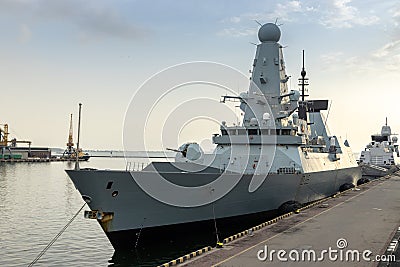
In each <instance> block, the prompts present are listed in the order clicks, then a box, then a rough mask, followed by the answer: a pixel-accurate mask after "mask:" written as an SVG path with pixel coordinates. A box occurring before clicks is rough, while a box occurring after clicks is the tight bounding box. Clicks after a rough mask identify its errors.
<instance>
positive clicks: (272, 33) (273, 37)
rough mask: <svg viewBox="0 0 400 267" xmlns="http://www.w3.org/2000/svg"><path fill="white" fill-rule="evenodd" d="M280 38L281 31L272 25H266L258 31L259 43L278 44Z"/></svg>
mask: <svg viewBox="0 0 400 267" xmlns="http://www.w3.org/2000/svg"><path fill="white" fill-rule="evenodd" d="M280 38H281V30H279V27H278V26H276V24H274V23H267V24H264V25H262V26H261V28H260V29H259V30H258V39H260V42H278V41H279V39H280Z"/></svg>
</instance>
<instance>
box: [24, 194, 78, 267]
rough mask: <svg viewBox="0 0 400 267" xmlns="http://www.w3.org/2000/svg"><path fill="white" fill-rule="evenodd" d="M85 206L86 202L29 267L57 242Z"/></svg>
mask: <svg viewBox="0 0 400 267" xmlns="http://www.w3.org/2000/svg"><path fill="white" fill-rule="evenodd" d="M85 205H86V202H85V204H83V205H82V207H81V208H80V209H79V210H78V212H77V213H75V215H74V216H73V217H72V218H71V220H69V222H68V223H67V224H66V225H65V226H64V228H63V229H61V231H60V232H59V233H58V234H57V235H56V236H55V237H54V238H53V239H52V240H51V241H50V242H49V244H47V246H46V247H45V248H44V249H43V250H42V251H41V252H40V253H39V255H37V257H36V258H35V259H34V260H33V261H32V262H31V263H30V264H29V265H28V266H29V267H31V266H33V265H34V264H35V263H36V262H37V261H38V260H39V259H40V258H41V257H42V256H43V255H44V253H46V251H47V250H48V249H49V248H50V247H51V246H52V245H53V244H54V242H56V241H57V239H58V238H59V237H60V236H61V235H62V233H64V232H65V230H67V228H68V226H69V225H70V224H71V223H72V222H73V221H74V220H75V218H76V216H78V214H79V213H80V212H81V211H82V209H83V208H84V207H85Z"/></svg>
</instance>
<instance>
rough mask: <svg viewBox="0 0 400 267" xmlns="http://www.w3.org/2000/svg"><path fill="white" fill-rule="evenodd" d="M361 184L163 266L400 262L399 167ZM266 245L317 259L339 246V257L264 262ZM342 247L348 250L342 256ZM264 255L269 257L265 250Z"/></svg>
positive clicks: (392, 264) (359, 264) (397, 264)
mask: <svg viewBox="0 0 400 267" xmlns="http://www.w3.org/2000/svg"><path fill="white" fill-rule="evenodd" d="M358 188H359V190H358V189H357V190H348V191H346V192H343V193H341V194H338V195H336V196H335V197H332V198H328V199H326V200H324V201H323V202H319V203H317V204H315V205H313V206H312V207H310V208H306V209H304V210H301V211H300V213H298V214H289V215H290V216H282V218H280V219H279V220H275V221H274V220H273V221H272V222H268V223H266V224H264V225H261V227H260V228H261V229H259V230H256V231H254V232H253V233H252V234H251V235H249V234H248V233H247V231H246V232H243V233H241V234H239V235H236V236H233V238H230V239H225V240H224V241H225V242H226V244H224V246H223V247H222V248H213V249H211V250H209V251H207V252H205V253H201V255H200V256H196V257H186V258H185V257H183V258H180V259H178V260H175V261H171V262H169V263H166V264H164V265H163V266H172V265H177V264H178V265H179V266H226V267H228V266H264V265H269V266H310V265H311V266H378V265H379V266H400V255H399V251H400V249H398V247H399V245H398V243H397V244H395V243H393V241H395V240H399V239H400V227H399V226H400V212H399V210H400V194H399V192H400V172H397V173H395V174H392V175H390V176H385V177H382V178H380V179H376V180H373V181H371V182H370V183H367V184H364V185H361V186H359V187H358ZM340 239H342V241H343V239H344V240H345V241H344V242H345V243H347V246H346V247H345V248H340V249H339V247H338V244H337V242H339V240H340ZM230 240H232V241H230ZM344 242H342V243H341V244H344ZM391 243H392V244H391ZM265 246H267V247H268V254H269V253H270V252H271V250H276V251H278V250H280V249H282V250H285V251H286V254H285V255H284V256H283V257H284V258H287V259H288V258H289V256H288V255H289V253H292V254H291V255H292V256H293V257H294V258H296V253H293V252H292V250H297V251H298V252H299V254H300V255H301V253H302V251H304V250H313V251H315V252H316V255H317V257H316V258H317V259H318V257H320V252H321V251H322V250H328V249H329V248H331V249H332V250H337V251H338V252H337V255H338V259H336V260H333V258H334V257H333V258H332V260H331V259H330V258H329V257H328V254H327V253H326V254H325V256H324V258H323V260H322V261H317V262H310V261H308V260H305V261H301V256H300V260H299V261H297V262H294V261H293V260H291V259H288V261H286V262H283V261H279V259H278V258H277V253H275V254H273V255H272V256H273V260H272V261H271V259H270V257H268V258H267V259H266V260H265V261H261V260H259V259H258V257H257V254H258V253H259V252H260V250H264V251H265ZM349 250H357V251H359V252H360V253H361V252H364V251H365V250H370V251H371V252H372V254H370V255H366V258H369V259H370V260H371V261H366V260H365V259H363V258H362V254H360V260H359V261H352V259H356V258H352V256H351V255H350V253H349V256H348V260H346V256H345V255H346V253H347V252H348V251H349ZM340 251H342V252H343V253H342V252H340ZM339 252H340V253H342V255H343V256H342V260H340V254H339ZM259 255H260V256H261V257H264V256H265V254H264V253H261V254H259ZM377 255H378V256H380V255H386V257H388V255H395V256H397V257H396V260H395V262H392V263H390V264H389V263H387V262H385V263H382V262H381V263H379V262H377V261H376V258H375V257H376V256H377ZM391 257H392V256H391ZM189 258H190V259H189ZM306 258H307V256H306ZM187 259H188V260H187ZM392 260H393V258H392ZM182 261H183V263H180V264H179V262H182Z"/></svg>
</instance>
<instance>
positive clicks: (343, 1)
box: [222, 0, 400, 36]
mask: <svg viewBox="0 0 400 267" xmlns="http://www.w3.org/2000/svg"><path fill="white" fill-rule="evenodd" d="M396 14H399V18H400V8H399V10H398V12H397V13H396ZM276 19H277V20H278V23H279V22H312V23H318V24H320V25H322V26H324V27H326V28H352V27H355V26H368V25H372V24H376V23H378V22H379V21H380V19H379V17H377V16H375V15H371V14H369V15H364V14H362V12H361V11H360V10H359V9H358V8H357V7H355V6H353V5H351V0H333V1H317V0H305V1H297V0H291V1H281V2H277V3H275V4H270V5H269V8H268V9H267V10H264V11H262V12H253V13H252V12H248V13H243V14H240V15H236V16H232V17H230V18H227V19H224V20H222V22H223V23H225V24H227V23H229V24H230V27H229V28H227V29H224V30H223V31H222V32H225V33H226V34H232V36H243V35H245V34H243V30H241V28H240V27H239V25H240V24H244V23H246V22H248V21H254V20H256V21H260V22H261V23H263V22H265V21H275V20H276ZM399 20H400V19H399ZM232 24H233V25H238V26H236V27H231V25H232ZM235 30H236V31H241V33H240V34H237V33H236V32H235ZM245 32H247V35H250V34H253V32H252V31H245Z"/></svg>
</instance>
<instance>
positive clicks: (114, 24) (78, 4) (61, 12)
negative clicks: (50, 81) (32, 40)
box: [0, 0, 146, 40]
mask: <svg viewBox="0 0 400 267" xmlns="http://www.w3.org/2000/svg"><path fill="white" fill-rule="evenodd" d="M101 3H104V2H102V1H78V0H57V1H54V0H36V1H21V0H0V13H3V14H4V15H9V14H14V15H17V16H19V17H25V18H26V17H29V18H30V19H31V23H32V25H34V24H35V23H36V22H49V21H50V22H51V23H59V22H63V23H66V24H71V25H73V26H75V28H76V30H77V31H78V32H79V34H80V35H81V36H86V38H87V39H102V38H120V39H135V40H139V39H142V38H144V37H146V31H144V30H143V29H142V28H140V27H138V26H137V25H135V24H133V23H132V22H131V20H128V19H127V18H125V17H123V16H122V15H121V14H120V13H119V12H118V11H117V10H116V9H115V8H112V7H110V6H102V5H101Z"/></svg>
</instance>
